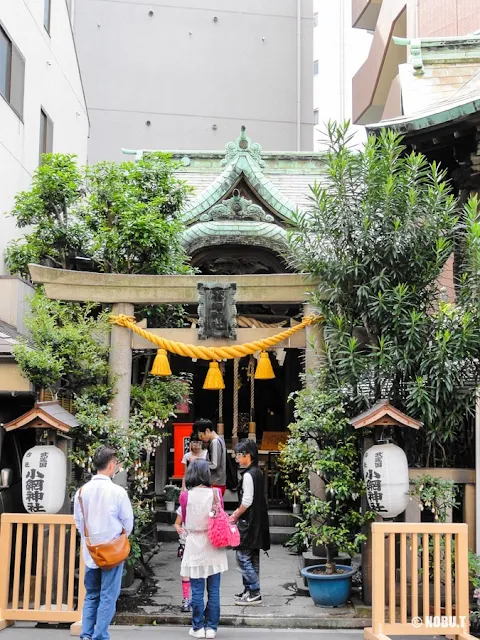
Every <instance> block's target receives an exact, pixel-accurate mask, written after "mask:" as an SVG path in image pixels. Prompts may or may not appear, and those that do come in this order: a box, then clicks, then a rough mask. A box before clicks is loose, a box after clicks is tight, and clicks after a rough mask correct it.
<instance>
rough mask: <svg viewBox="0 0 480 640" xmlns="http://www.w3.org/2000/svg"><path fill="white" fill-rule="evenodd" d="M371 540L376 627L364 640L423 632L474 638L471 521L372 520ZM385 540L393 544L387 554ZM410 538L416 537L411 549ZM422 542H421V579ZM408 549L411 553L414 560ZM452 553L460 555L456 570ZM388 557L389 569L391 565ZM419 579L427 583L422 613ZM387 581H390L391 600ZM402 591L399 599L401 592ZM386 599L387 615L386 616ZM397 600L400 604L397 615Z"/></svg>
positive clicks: (366, 631)
mask: <svg viewBox="0 0 480 640" xmlns="http://www.w3.org/2000/svg"><path fill="white" fill-rule="evenodd" d="M397 535H398V536H399V538H398V540H399V551H400V563H399V566H400V572H399V580H398V581H397V577H396V563H395V560H396V553H395V548H396V547H395V542H396V539H397V538H396V536H397ZM453 536H455V538H454V539H455V547H454V545H453V543H452V539H453ZM371 538H372V547H373V558H374V563H373V599H372V626H371V627H367V628H365V629H364V639H365V640H389V638H391V637H392V638H393V637H395V636H399V635H402V636H420V635H422V636H425V637H427V636H430V637H431V638H434V637H438V636H442V637H443V636H446V637H447V638H455V640H475V639H474V637H473V636H472V635H470V634H469V628H470V624H469V580H468V578H469V576H468V544H469V536H468V526H467V525H466V524H458V523H452V522H450V523H426V522H423V523H419V522H377V523H374V524H372V535H371ZM386 539H388V543H389V549H388V556H387V552H386V549H385V546H386V545H385V540H386ZM408 540H411V547H410V549H409V545H408ZM430 543H431V544H430ZM420 545H421V546H422V553H421V569H422V576H421V579H420V573H419V552H420ZM442 549H443V551H442ZM409 553H411V558H410V561H409V560H408V554H409ZM452 553H453V556H454V558H455V565H454V570H452V562H453V558H452ZM387 557H388V568H387V567H386V558H387ZM409 566H410V567H411V593H410V594H409V592H408V581H407V569H408V567H409ZM430 576H431V578H430ZM420 582H421V583H422V586H423V597H422V600H423V602H422V605H423V607H422V609H423V611H422V612H421V613H420V615H419V609H420V606H419V596H420V593H419V583H420ZM386 584H388V598H387V594H386ZM397 589H398V591H399V597H397V596H396V591H397ZM454 594H455V600H454V599H453V596H454ZM430 598H432V599H430ZM387 599H388V608H389V612H388V619H386V618H385V607H386V606H387ZM397 604H399V605H400V611H399V615H398V616H397V609H396V605H397ZM454 604H455V609H454V608H453V605H454ZM409 605H410V606H409ZM432 605H433V606H432Z"/></svg>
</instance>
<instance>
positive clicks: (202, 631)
mask: <svg viewBox="0 0 480 640" xmlns="http://www.w3.org/2000/svg"><path fill="white" fill-rule="evenodd" d="M188 635H189V636H192V638H205V629H197V630H196V631H195V629H193V627H192V628H191V629H190V631H189V632H188ZM209 637H210V636H209ZM214 637H215V636H214Z"/></svg>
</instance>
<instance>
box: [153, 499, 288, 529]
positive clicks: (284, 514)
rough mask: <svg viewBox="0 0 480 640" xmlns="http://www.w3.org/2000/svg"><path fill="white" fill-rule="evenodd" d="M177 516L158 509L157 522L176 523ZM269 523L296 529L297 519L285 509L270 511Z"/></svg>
mask: <svg viewBox="0 0 480 640" xmlns="http://www.w3.org/2000/svg"><path fill="white" fill-rule="evenodd" d="M236 506H237V505H236V504H235V505H233V506H232V507H230V506H229V505H228V504H226V505H225V508H226V510H227V511H228V512H230V511H233V510H234V509H235V507H236ZM176 517H177V514H176V512H175V511H167V510H166V509H164V508H161V507H159V508H157V510H156V513H155V520H156V521H157V522H164V523H166V524H171V525H173V523H174V522H175V519H176ZM268 522H269V524H270V526H271V527H295V524H296V522H297V519H296V518H295V516H294V515H293V514H292V513H290V512H289V511H286V510H283V509H269V510H268Z"/></svg>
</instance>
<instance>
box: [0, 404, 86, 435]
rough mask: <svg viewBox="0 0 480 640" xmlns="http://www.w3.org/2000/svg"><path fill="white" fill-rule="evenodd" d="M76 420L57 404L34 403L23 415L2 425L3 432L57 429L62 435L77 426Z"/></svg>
mask: <svg viewBox="0 0 480 640" xmlns="http://www.w3.org/2000/svg"><path fill="white" fill-rule="evenodd" d="M79 424H80V423H79V422H78V420H77V419H76V418H75V416H74V415H73V414H71V413H70V412H69V411H67V410H66V409H64V408H63V407H62V406H61V405H60V404H59V403H58V402H56V401H50V402H36V403H35V405H34V406H33V407H32V409H30V411H27V412H26V413H24V414H23V415H21V416H19V417H18V418H15V420H12V421H11V422H8V423H7V424H5V425H4V428H5V431H14V430H15V429H20V428H22V427H23V428H29V427H30V428H40V429H48V428H52V429H57V430H58V431H61V432H62V433H68V432H69V431H70V429H71V428H73V427H78V426H79Z"/></svg>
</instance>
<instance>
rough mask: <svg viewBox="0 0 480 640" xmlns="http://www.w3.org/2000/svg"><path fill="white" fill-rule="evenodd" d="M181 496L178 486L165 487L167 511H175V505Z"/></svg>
mask: <svg viewBox="0 0 480 640" xmlns="http://www.w3.org/2000/svg"><path fill="white" fill-rule="evenodd" d="M179 495H180V487H178V486H177V485H176V484H166V485H165V508H166V510H167V511H175V504H176V502H177V500H178V497H179Z"/></svg>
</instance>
